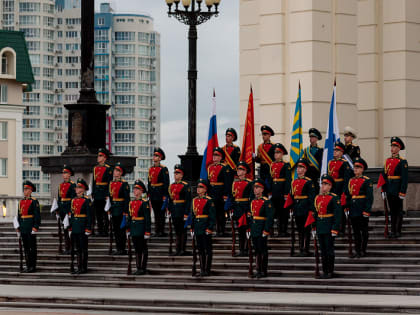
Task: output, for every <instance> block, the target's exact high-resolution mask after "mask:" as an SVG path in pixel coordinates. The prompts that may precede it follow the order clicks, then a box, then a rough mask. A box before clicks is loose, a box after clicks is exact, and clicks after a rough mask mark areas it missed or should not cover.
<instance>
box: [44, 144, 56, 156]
mask: <svg viewBox="0 0 420 315" xmlns="http://www.w3.org/2000/svg"><path fill="white" fill-rule="evenodd" d="M42 147H43V148H42V150H43V153H44V154H53V153H54V146H53V145H43V146H42Z"/></svg>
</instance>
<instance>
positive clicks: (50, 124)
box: [44, 119, 54, 129]
mask: <svg viewBox="0 0 420 315" xmlns="http://www.w3.org/2000/svg"><path fill="white" fill-rule="evenodd" d="M44 128H45V129H53V128H54V120H52V119H45V120H44Z"/></svg>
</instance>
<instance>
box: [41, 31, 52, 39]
mask: <svg viewBox="0 0 420 315" xmlns="http://www.w3.org/2000/svg"><path fill="white" fill-rule="evenodd" d="M43 34H44V38H47V39H50V40H54V31H50V30H44V31H43Z"/></svg>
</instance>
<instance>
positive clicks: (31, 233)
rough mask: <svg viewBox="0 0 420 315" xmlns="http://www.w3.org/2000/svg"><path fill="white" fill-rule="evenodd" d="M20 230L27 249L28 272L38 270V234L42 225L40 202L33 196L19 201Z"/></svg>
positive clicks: (25, 249)
mask: <svg viewBox="0 0 420 315" xmlns="http://www.w3.org/2000/svg"><path fill="white" fill-rule="evenodd" d="M18 222H19V232H20V235H21V238H22V242H23V247H24V251H25V261H26V270H25V271H26V272H35V271H36V262H37V245H36V235H35V233H36V232H38V229H39V226H40V225H41V214H40V210H39V203H38V200H36V199H35V198H33V197H29V198H24V199H22V200H20V201H19V211H18Z"/></svg>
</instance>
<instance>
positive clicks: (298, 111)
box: [290, 82, 303, 178]
mask: <svg viewBox="0 0 420 315" xmlns="http://www.w3.org/2000/svg"><path fill="white" fill-rule="evenodd" d="M302 156H303V137H302V97H301V92H300V82H299V91H298V96H297V100H296V108H295V116H294V118H293V129H292V140H291V148H290V167H291V168H292V170H294V172H293V178H295V177H296V176H297V174H296V167H295V165H296V163H297V162H298V161H299V159H300V158H301V157H302Z"/></svg>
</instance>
